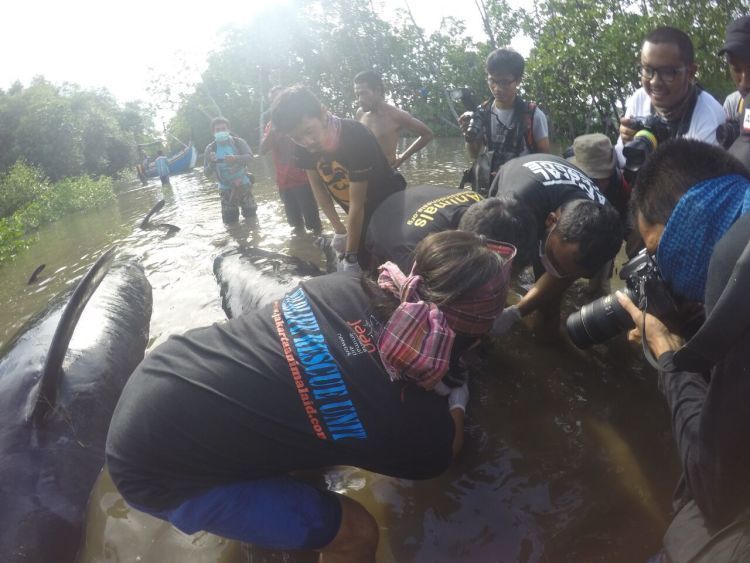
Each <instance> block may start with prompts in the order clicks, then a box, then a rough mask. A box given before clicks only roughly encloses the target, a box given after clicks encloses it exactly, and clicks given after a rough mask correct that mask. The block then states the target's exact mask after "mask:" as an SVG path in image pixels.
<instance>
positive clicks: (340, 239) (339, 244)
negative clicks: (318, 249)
mask: <svg viewBox="0 0 750 563" xmlns="http://www.w3.org/2000/svg"><path fill="white" fill-rule="evenodd" d="M331 248H333V249H334V250H335V251H336V253H337V254H344V253H345V252H346V233H343V234H338V233H334V235H333V239H332V240H331Z"/></svg>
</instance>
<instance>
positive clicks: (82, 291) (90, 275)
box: [31, 246, 116, 424]
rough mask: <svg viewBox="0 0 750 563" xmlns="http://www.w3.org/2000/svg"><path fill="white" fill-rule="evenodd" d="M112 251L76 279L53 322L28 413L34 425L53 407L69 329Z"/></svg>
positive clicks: (105, 269) (105, 268) (104, 270)
mask: <svg viewBox="0 0 750 563" xmlns="http://www.w3.org/2000/svg"><path fill="white" fill-rule="evenodd" d="M115 251H116V247H114V246H113V247H112V248H110V249H109V250H107V252H105V253H104V254H102V255H101V256H100V257H99V259H98V260H97V261H96V263H95V264H94V265H93V266H92V267H91V269H90V270H89V271H88V272H87V273H86V275H85V276H83V278H82V279H81V281H79V282H78V285H77V286H76V288H75V290H74V291H73V295H72V296H71V297H70V301H68V304H67V305H66V306H65V309H64V310H63V312H62V315H61V316H60V322H59V323H57V329H56V330H55V335H54V336H53V337H52V343H51V344H50V348H49V352H47V358H46V359H45V361H44V370H43V371H42V377H41V379H40V380H39V386H38V389H39V393H38V395H37V397H36V401H35V403H34V410H33V412H32V415H31V416H32V421H33V422H34V424H38V423H39V422H41V421H42V420H43V419H44V416H45V415H46V414H47V413H48V412H49V411H50V410H52V409H53V408H54V407H55V403H56V402H57V390H58V387H59V383H60V377H61V376H62V363H63V360H64V359H65V352H66V351H67V350H68V345H69V344H70V339H71V337H72V336H73V331H74V330H75V327H76V324H77V323H78V319H80V318H81V313H83V309H84V308H85V307H86V304H87V303H88V302H89V299H91V296H92V295H93V294H94V292H95V291H96V289H97V288H98V287H99V284H101V283H102V280H103V279H104V276H106V275H107V272H108V271H109V267H110V266H111V265H112V261H113V260H114V257H115Z"/></svg>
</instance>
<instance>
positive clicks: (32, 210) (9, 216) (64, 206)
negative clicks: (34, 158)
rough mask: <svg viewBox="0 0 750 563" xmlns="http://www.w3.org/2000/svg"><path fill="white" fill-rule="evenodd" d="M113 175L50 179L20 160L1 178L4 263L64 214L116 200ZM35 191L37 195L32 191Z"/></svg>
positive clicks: (0, 247)
mask: <svg viewBox="0 0 750 563" xmlns="http://www.w3.org/2000/svg"><path fill="white" fill-rule="evenodd" d="M112 190H113V182H112V179H111V178H109V177H106V176H102V177H101V178H99V179H98V180H95V179H93V178H91V177H89V176H79V177H71V178H65V179H64V180H61V181H59V182H56V183H50V182H48V181H47V180H46V179H45V178H44V176H43V175H42V173H41V171H40V170H38V169H36V168H34V167H32V166H29V165H27V164H25V163H22V162H18V163H16V164H15V165H14V166H13V167H12V168H11V169H10V171H9V172H8V173H7V174H5V175H4V176H2V177H1V178H0V205H2V209H3V217H2V218H0V263H2V262H5V261H6V260H9V259H10V258H12V257H13V256H15V255H16V254H17V253H18V252H19V251H20V250H22V249H23V248H25V247H26V245H27V244H28V240H29V239H28V235H30V234H31V233H33V231H35V230H36V229H38V228H39V227H40V226H41V225H44V224H46V223H50V222H52V221H54V220H56V219H57V218H59V217H60V216H62V215H65V214H67V213H72V212H75V211H81V210H84V209H89V208H92V207H99V206H101V205H104V204H107V203H109V202H111V201H113V200H114V197H115V196H114V192H113V191H112ZM32 192H33V196H31V197H28V194H30V193H32Z"/></svg>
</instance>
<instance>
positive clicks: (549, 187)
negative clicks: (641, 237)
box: [490, 155, 623, 340]
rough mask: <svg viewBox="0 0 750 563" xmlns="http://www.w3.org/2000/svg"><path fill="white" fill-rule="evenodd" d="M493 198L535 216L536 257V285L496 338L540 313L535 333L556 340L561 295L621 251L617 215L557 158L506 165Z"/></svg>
mask: <svg viewBox="0 0 750 563" xmlns="http://www.w3.org/2000/svg"><path fill="white" fill-rule="evenodd" d="M490 195H491V196H500V197H512V198H514V199H516V200H517V201H519V202H521V203H522V204H523V205H524V206H525V207H527V208H528V209H529V210H530V211H531V213H532V214H533V215H534V218H535V222H536V224H537V226H538V227H537V232H536V233H535V236H536V240H537V245H538V252H537V253H536V254H535V256H534V260H533V266H534V275H535V278H536V283H535V284H534V287H532V288H531V289H530V290H529V291H528V292H527V293H526V295H524V297H523V298H522V299H521V300H520V301H519V302H518V303H517V304H516V305H513V306H511V307H507V308H506V309H505V310H504V311H503V312H502V313H501V314H500V315H499V316H498V318H497V321H496V322H495V326H494V327H493V330H492V333H493V334H496V335H500V334H504V333H505V332H507V331H508V330H510V328H511V327H512V326H513V325H514V324H515V323H516V322H518V321H519V320H521V318H522V317H525V316H526V315H528V314H530V313H532V312H534V311H537V319H536V333H537V335H538V336H540V337H542V338H543V339H545V340H550V339H553V338H554V337H555V336H556V335H557V334H558V330H559V326H560V304H561V300H562V294H563V293H564V292H565V290H566V289H567V288H568V287H570V285H571V284H572V283H573V282H574V281H575V280H577V279H578V278H580V277H591V276H592V275H594V274H595V273H596V272H597V271H598V270H600V269H601V268H602V267H603V266H604V265H605V264H606V263H607V262H608V261H610V260H612V259H613V258H614V257H615V255H616V254H617V251H618V250H619V249H620V246H621V245H622V233H623V228H622V224H621V221H620V217H619V214H618V213H617V211H616V210H615V209H614V207H613V206H612V205H611V204H610V203H609V202H608V201H607V200H606V198H605V197H604V196H603V195H602V193H601V192H600V191H599V190H598V189H597V187H596V185H595V184H594V182H593V181H592V180H591V179H590V178H589V177H588V176H586V175H585V174H584V173H583V172H582V171H581V170H580V169H578V168H576V167H575V166H573V165H572V164H571V163H569V162H568V161H566V160H565V159H562V158H560V157H557V156H552V155H527V156H522V157H519V158H515V159H513V160H511V161H510V162H508V163H507V164H505V165H504V166H503V167H502V168H500V170H499V171H498V173H497V176H496V177H495V180H494V181H493V183H492V186H491V187H490Z"/></svg>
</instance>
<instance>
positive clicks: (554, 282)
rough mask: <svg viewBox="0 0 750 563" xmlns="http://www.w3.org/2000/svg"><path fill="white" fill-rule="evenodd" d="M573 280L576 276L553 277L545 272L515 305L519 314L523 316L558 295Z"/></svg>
mask: <svg viewBox="0 0 750 563" xmlns="http://www.w3.org/2000/svg"><path fill="white" fill-rule="evenodd" d="M575 280H576V278H555V277H552V276H550V275H549V274H548V273H547V272H545V273H544V274H542V277H541V278H539V279H538V280H537V282H536V283H535V284H534V287H532V288H531V289H530V290H529V291H528V292H527V293H526V295H524V296H523V298H522V299H521V300H520V301H519V302H518V304H517V305H516V307H518V310H519V312H520V313H521V316H523V317H525V316H526V315H528V314H529V313H532V312H534V311H536V310H537V309H539V307H541V306H542V305H545V304H546V303H549V302H550V301H552V300H553V299H555V298H557V297H559V296H560V295H562V294H563V292H564V291H565V290H566V289H568V287H570V285H571V284H572V283H573V282H574V281H575Z"/></svg>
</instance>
